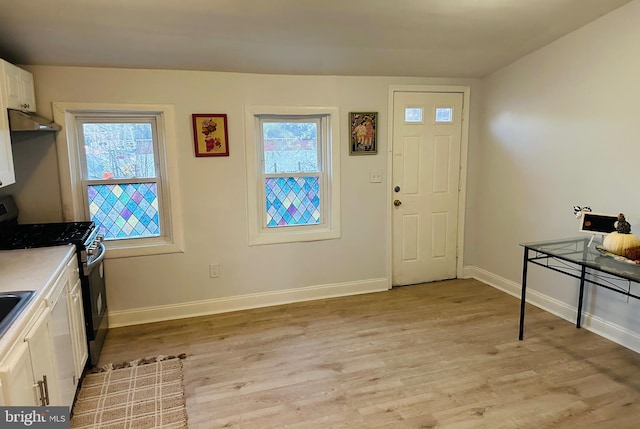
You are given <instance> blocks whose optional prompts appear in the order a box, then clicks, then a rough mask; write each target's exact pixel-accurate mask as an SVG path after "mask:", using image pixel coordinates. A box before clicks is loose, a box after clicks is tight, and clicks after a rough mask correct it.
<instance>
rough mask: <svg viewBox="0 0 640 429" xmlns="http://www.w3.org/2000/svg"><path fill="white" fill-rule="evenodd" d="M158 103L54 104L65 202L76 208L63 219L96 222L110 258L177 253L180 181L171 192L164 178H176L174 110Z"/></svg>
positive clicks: (178, 242) (179, 241)
mask: <svg viewBox="0 0 640 429" xmlns="http://www.w3.org/2000/svg"><path fill="white" fill-rule="evenodd" d="M141 107H142V106H141ZM145 107H150V106H145ZM157 107H160V108H159V109H158V110H148V109H146V108H145V109H143V108H135V107H134V106H126V109H124V108H117V107H116V106H110V107H109V108H108V109H104V108H97V106H84V105H82V106H78V105H75V104H69V105H68V104H64V103H56V104H54V117H55V116H56V115H58V116H60V115H61V114H62V112H64V117H63V118H62V119H63V120H64V123H65V127H64V129H65V132H64V136H59V138H64V139H65V140H66V142H65V143H66V144H65V145H64V146H67V147H68V152H67V153H66V154H64V153H63V154H62V156H60V154H59V159H60V164H61V175H68V183H69V185H70V188H71V189H70V192H68V193H67V192H63V194H64V195H63V199H68V200H70V201H71V204H70V206H72V207H73V213H65V218H68V219H74V220H78V219H90V220H92V221H94V222H95V223H96V225H97V226H98V228H99V229H100V232H101V233H102V234H103V235H104V237H105V241H106V242H107V249H108V252H107V255H109V256H111V257H114V256H134V255H143V254H154V253H168V252H175V251H181V250H182V232H181V229H180V226H179V223H178V222H177V220H178V219H179V218H180V216H179V203H178V195H177V186H173V187H172V193H169V187H170V186H169V185H170V184H169V177H170V176H171V177H173V178H174V179H175V177H176V171H175V170H176V166H175V165H174V163H175V155H174V156H172V157H171V156H169V153H170V152H173V151H174V146H175V141H174V140H175V139H173V138H171V137H172V135H173V133H172V130H173V125H172V123H173V111H172V109H171V108H170V107H169V106H157ZM56 112H57V113H56ZM56 120H60V118H56ZM170 122H171V124H170ZM61 134H63V133H61ZM172 159H173V161H171V160H172ZM63 166H64V168H63ZM62 182H63V184H64V183H65V182H67V180H63V181H62ZM174 184H175V180H174V183H172V185H174ZM65 197H66V198H65ZM65 206H67V204H65Z"/></svg>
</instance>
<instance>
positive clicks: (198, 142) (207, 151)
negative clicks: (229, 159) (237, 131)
mask: <svg viewBox="0 0 640 429" xmlns="http://www.w3.org/2000/svg"><path fill="white" fill-rule="evenodd" d="M191 118H192V120H193V140H194V144H195V151H196V156H198V157H200V156H229V138H228V137H227V115H226V114H220V113H212V114H209V113H207V114H205V113H194V114H193V115H191Z"/></svg>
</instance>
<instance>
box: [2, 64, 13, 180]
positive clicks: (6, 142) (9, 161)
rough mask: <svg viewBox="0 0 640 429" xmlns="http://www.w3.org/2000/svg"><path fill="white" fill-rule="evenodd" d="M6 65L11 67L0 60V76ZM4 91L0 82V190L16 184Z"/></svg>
mask: <svg viewBox="0 0 640 429" xmlns="http://www.w3.org/2000/svg"><path fill="white" fill-rule="evenodd" d="M7 64H8V65H9V66H12V65H11V64H9V63H7V62H5V61H2V60H0V74H2V72H3V71H4V69H5V67H6V66H7ZM6 89H7V85H6V81H4V82H3V81H0V112H5V114H0V188H2V187H3V186H7V185H11V184H12V183H15V182H16V175H15V172H14V170H13V154H12V152H11V137H10V135H9V118H8V117H7V115H6V111H7V102H6V99H7V96H6V93H7V91H6Z"/></svg>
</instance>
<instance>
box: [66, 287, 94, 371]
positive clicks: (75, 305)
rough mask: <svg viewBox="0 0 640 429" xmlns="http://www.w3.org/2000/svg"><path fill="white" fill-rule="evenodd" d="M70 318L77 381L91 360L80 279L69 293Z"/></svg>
mask: <svg viewBox="0 0 640 429" xmlns="http://www.w3.org/2000/svg"><path fill="white" fill-rule="evenodd" d="M69 316H70V320H71V342H72V343H73V355H74V359H73V361H74V364H75V375H76V380H79V379H80V377H81V376H82V371H83V370H84V366H85V364H86V363H87V359H88V358H89V346H88V345H87V331H86V327H85V324H84V308H83V306H82V287H81V284H80V279H79V278H78V279H77V280H76V282H75V284H74V285H73V287H72V288H71V291H70V292H69Z"/></svg>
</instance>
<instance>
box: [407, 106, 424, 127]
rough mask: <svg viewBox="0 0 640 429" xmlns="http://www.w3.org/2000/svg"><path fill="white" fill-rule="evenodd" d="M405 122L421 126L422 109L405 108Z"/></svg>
mask: <svg viewBox="0 0 640 429" xmlns="http://www.w3.org/2000/svg"><path fill="white" fill-rule="evenodd" d="M404 122H405V123H408V124H421V123H422V107H405V109H404Z"/></svg>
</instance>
